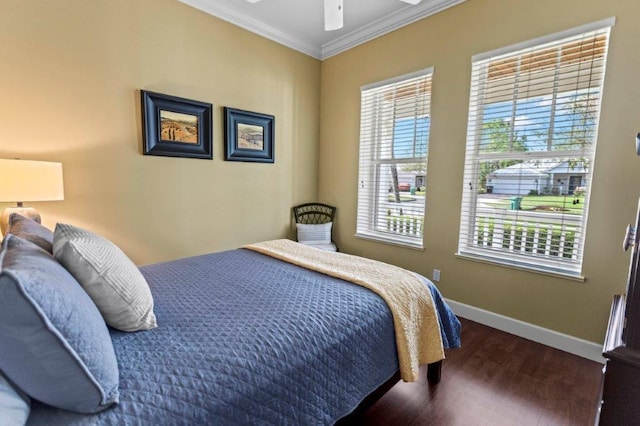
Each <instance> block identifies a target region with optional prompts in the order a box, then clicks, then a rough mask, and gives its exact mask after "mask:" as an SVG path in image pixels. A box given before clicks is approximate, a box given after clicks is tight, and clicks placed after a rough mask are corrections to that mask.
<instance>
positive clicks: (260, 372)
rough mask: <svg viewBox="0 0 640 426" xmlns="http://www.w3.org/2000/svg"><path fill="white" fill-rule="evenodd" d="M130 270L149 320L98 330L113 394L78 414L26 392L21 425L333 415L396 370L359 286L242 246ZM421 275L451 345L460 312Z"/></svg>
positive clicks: (328, 418) (307, 420) (326, 419)
mask: <svg viewBox="0 0 640 426" xmlns="http://www.w3.org/2000/svg"><path fill="white" fill-rule="evenodd" d="M140 271H141V272H142V275H143V276H144V278H145V279H146V281H147V282H148V284H149V288H150V290H151V293H152V295H153V299H154V304H155V307H154V310H155V315H156V317H157V321H158V327H157V328H154V329H153V330H149V331H139V332H134V333H130V332H123V331H118V330H115V329H111V328H110V329H109V334H110V337H111V341H112V343H113V348H114V351H115V355H116V358H117V364H118V369H119V402H118V403H117V404H115V405H113V406H111V407H110V408H108V409H106V410H104V411H102V412H99V413H97V414H79V413H74V412H71V411H67V410H62V409H57V408H53V407H51V406H48V405H45V404H42V403H40V402H38V401H36V400H33V401H32V403H31V414H30V416H29V418H28V422H27V424H30V425H56V424H59V425H103V424H104V425H110V424H113V425H116V424H118V425H119V424H278V425H281V424H333V423H335V422H336V421H338V420H339V419H341V418H343V417H344V416H347V415H349V414H350V413H351V412H352V411H353V410H354V409H356V407H358V406H359V404H361V403H362V401H363V400H364V399H365V398H366V397H367V396H368V395H370V394H372V393H374V392H375V391H376V390H377V389H379V388H380V387H381V386H383V385H384V384H385V383H387V384H388V383H389V381H390V379H392V378H394V377H397V373H398V368H399V367H398V356H397V348H396V341H395V337H394V326H393V318H392V315H391V312H390V310H389V308H388V306H387V305H386V303H385V302H384V301H383V300H382V299H381V298H380V297H379V296H378V295H376V294H375V293H373V292H371V291H370V290H368V289H366V288H363V287H361V286H358V285H356V284H352V283H349V282H346V281H344V280H341V279H339V278H334V277H331V276H328V275H325V274H322V273H319V272H315V271H311V270H308V269H305V268H302V267H300V266H296V265H293V264H290V263H287V262H284V261H282V260H278V259H275V258H273V257H270V256H267V255H264V254H262V253H258V252H256V251H252V250H247V249H236V250H230V251H225V252H220V253H214V254H207V255H203V256H196V257H190V258H184V259H179V260H175V261H170V262H164V263H158V264H154V265H149V266H144V267H141V268H140ZM421 279H422V280H423V282H424V286H425V291H428V292H430V294H431V297H432V299H433V302H434V304H435V306H436V310H437V314H438V319H439V323H440V330H441V337H442V341H443V345H444V347H446V348H455V347H458V346H459V344H460V338H459V331H460V323H459V322H458V320H457V318H456V317H455V315H454V314H453V313H452V312H451V310H450V309H449V308H448V307H447V305H446V304H445V302H444V301H443V299H442V297H441V295H440V293H439V292H438V290H437V289H436V288H435V286H433V284H432V283H431V282H429V281H428V280H427V279H425V278H424V277H421ZM433 367H434V368H432V371H434V372H436V373H437V364H434V366H433ZM431 379H433V380H438V378H437V377H436V374H434V376H433V377H432V378H431Z"/></svg>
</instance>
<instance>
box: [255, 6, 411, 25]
mask: <svg viewBox="0 0 640 426" xmlns="http://www.w3.org/2000/svg"><path fill="white" fill-rule="evenodd" d="M247 1H248V2H249V3H258V2H259V1H260V0H247ZM400 1H402V2H405V3H409V4H413V5H416V4H418V3H420V2H421V1H422V0H400ZM342 2H343V0H324V30H325V31H333V30H339V29H340V28H342Z"/></svg>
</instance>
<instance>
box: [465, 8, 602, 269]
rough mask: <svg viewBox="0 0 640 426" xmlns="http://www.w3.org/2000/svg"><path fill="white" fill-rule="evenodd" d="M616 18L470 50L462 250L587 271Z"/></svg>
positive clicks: (511, 262) (531, 265) (519, 263)
mask: <svg viewBox="0 0 640 426" xmlns="http://www.w3.org/2000/svg"><path fill="white" fill-rule="evenodd" d="M613 24H614V20H613V19H610V20H606V21H601V22H597V23H594V24H590V25H587V26H583V27H581V28H576V29H573V30H569V31H565V32H562V33H559V34H555V35H551V36H548V37H543V38H542V39H536V40H532V41H529V42H525V43H522V44H519V45H517V46H512V47H509V48H505V49H501V50H499V51H495V52H489V53H486V54H481V55H477V56H475V57H474V58H473V59H472V63H473V67H472V77H471V97H470V103H469V122H468V128H467V150H466V160H465V169H464V192H463V200H462V208H461V224H460V238H459V245H458V253H459V255H462V256H467V257H473V258H478V259H481V260H487V261H493V262H496V263H500V264H505V265H508V266H516V267H521V268H527V269H533V270H539V271H544V272H552V273H559V274H563V275H572V276H579V275H580V273H581V270H582V256H583V252H584V237H585V230H586V217H587V213H588V208H589V194H590V189H591V175H592V172H593V166H594V154H595V148H596V136H597V128H598V120H599V114H600V101H601V98H602V89H603V81H604V75H605V64H606V58H607V47H608V41H609V32H610V28H611V26H612V25H613Z"/></svg>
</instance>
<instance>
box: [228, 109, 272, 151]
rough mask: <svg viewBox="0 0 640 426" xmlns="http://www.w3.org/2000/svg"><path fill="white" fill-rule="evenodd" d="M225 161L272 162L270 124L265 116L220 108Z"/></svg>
mask: <svg viewBox="0 0 640 426" xmlns="http://www.w3.org/2000/svg"><path fill="white" fill-rule="evenodd" d="M224 117H225V120H224V140H225V147H224V148H225V150H224V152H225V158H224V159H225V160H227V161H249V162H257V163H273V162H274V122H275V117H274V116H273V115H269V114H261V113H258V112H251V111H243V110H240V109H235V108H229V107H224Z"/></svg>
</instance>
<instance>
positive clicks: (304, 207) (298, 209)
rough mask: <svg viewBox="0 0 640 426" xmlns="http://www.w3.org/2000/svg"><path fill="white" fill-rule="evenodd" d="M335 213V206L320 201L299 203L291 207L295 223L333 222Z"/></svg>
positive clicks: (316, 223)
mask: <svg viewBox="0 0 640 426" xmlns="http://www.w3.org/2000/svg"><path fill="white" fill-rule="evenodd" d="M335 214H336V208H335V207H333V206H329V205H327V204H322V203H306V204H300V205H299V206H295V207H294V208H293V215H294V216H295V218H296V223H306V224H310V225H321V224H323V223H328V222H333V217H334V216H335Z"/></svg>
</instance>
